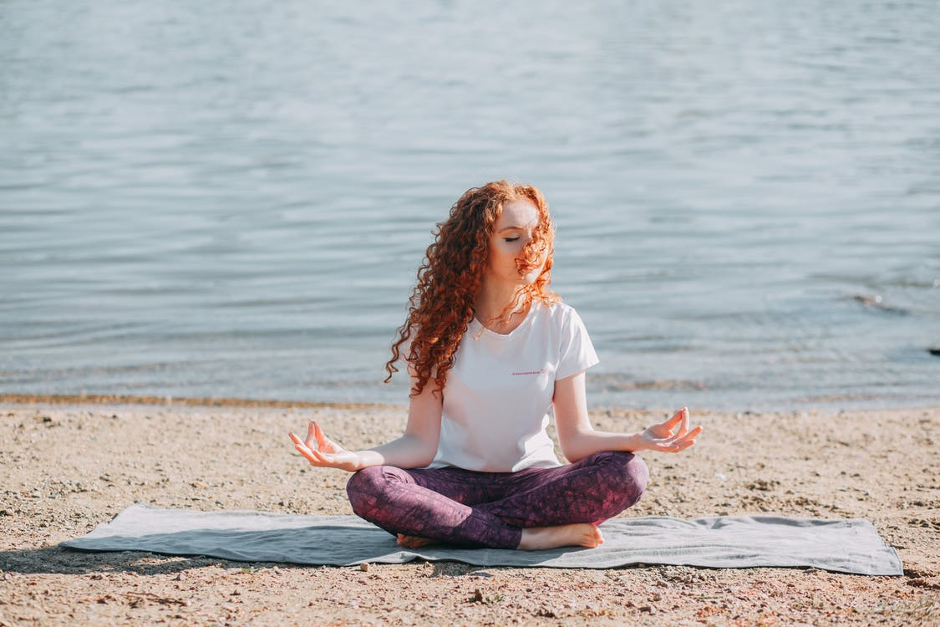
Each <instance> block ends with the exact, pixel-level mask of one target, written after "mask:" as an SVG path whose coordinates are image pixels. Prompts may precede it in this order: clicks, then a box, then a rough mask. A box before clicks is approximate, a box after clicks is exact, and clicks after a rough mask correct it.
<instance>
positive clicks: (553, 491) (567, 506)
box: [347, 451, 648, 549]
mask: <svg viewBox="0 0 941 627" xmlns="http://www.w3.org/2000/svg"><path fill="white" fill-rule="evenodd" d="M647 480H648V471H647V466H646V465H645V464H644V462H643V460H641V459H640V458H639V457H636V456H635V455H633V454H631V453H627V452H621V451H602V452H599V453H595V454H594V455H590V456H588V457H586V458H584V459H582V460H579V461H578V462H576V463H574V464H569V465H566V466H560V467H557V468H527V469H525V470H522V471H519V472H515V473H488V472H474V471H468V470H463V469H459V468H438V469H402V468H396V467H394V466H374V467H371V468H365V469H363V470H360V471H359V472H357V473H355V474H354V475H353V476H352V477H351V478H350V480H349V482H348V484H347V494H348V495H349V498H350V504H351V505H352V506H353V511H354V513H356V515H357V516H359V517H361V518H364V519H365V520H368V521H370V522H372V523H373V524H375V525H377V526H379V527H381V528H383V529H385V530H386V531H388V532H389V533H392V534H393V535H398V536H400V543H403V545H405V546H417V545H419V544H420V543H422V542H423V540H421V539H424V540H428V541H437V542H446V543H448V544H453V545H457V546H469V547H480V546H485V547H493V548H511V549H515V548H520V549H537V548H550V547H551V546H569V545H579V546H597V544H599V543H600V542H602V541H603V540H602V538H601V534H600V532H599V531H598V530H597V525H598V524H600V523H601V522H602V521H604V520H607V519H608V518H610V517H612V516H614V515H616V514H618V513H619V512H621V511H623V510H624V509H626V508H628V507H630V506H631V505H633V504H634V503H636V502H637V501H638V500H639V499H640V496H641V494H642V493H643V490H644V488H645V487H646V485H647ZM403 540H404V542H403Z"/></svg>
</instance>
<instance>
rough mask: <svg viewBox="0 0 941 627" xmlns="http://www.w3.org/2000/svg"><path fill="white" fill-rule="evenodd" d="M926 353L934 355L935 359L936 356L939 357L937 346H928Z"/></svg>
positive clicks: (940, 351) (940, 352) (939, 351)
mask: <svg viewBox="0 0 941 627" xmlns="http://www.w3.org/2000/svg"><path fill="white" fill-rule="evenodd" d="M928 352H929V353H931V354H932V355H934V356H935V357H937V356H938V355H941V349H939V348H938V347H937V346H929V347H928Z"/></svg>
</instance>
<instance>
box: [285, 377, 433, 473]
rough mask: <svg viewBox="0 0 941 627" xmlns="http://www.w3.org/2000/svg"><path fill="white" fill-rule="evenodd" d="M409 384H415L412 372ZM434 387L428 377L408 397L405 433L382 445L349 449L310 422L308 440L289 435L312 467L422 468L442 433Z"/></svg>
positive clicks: (352, 469) (355, 469) (428, 459)
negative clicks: (418, 391)
mask: <svg viewBox="0 0 941 627" xmlns="http://www.w3.org/2000/svg"><path fill="white" fill-rule="evenodd" d="M410 373H411V369H410ZM411 383H412V385H413V386H414V384H415V378H414V374H413V375H412V379H411ZM436 389H438V386H437V384H435V381H434V379H429V380H428V382H427V383H426V384H425V387H424V389H423V390H422V393H421V394H419V395H418V396H412V397H409V407H408V424H407V425H406V427H405V433H404V434H403V435H402V436H401V437H400V438H398V439H396V440H392V441H391V442H388V443H386V444H383V445H382V446H377V447H374V448H371V449H366V450H364V451H348V450H346V449H345V448H343V447H342V446H340V445H339V444H337V443H336V442H334V441H333V440H330V439H329V438H328V437H326V436H325V435H324V434H323V432H322V431H321V430H320V427H319V426H318V425H317V423H315V422H311V423H310V427H309V430H308V433H307V440H305V441H302V440H301V439H300V438H299V437H297V436H296V435H294V434H293V433H291V434H290V435H291V439H292V440H293V441H294V447H295V448H296V449H297V450H298V452H300V453H301V455H303V456H304V457H306V458H307V460H308V461H309V462H310V463H311V464H312V465H314V466H322V467H326V468H339V469H341V470H346V471H349V472H356V471H357V470H361V469H363V468H368V467H370V466H397V467H399V468H423V467H425V466H427V465H428V464H430V463H431V461H432V460H433V459H434V457H435V453H437V452H438V437H439V435H440V434H441V409H442V400H441V398H439V397H436V396H434V394H433V392H434V391H435V390H436Z"/></svg>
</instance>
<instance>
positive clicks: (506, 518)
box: [290, 181, 702, 550]
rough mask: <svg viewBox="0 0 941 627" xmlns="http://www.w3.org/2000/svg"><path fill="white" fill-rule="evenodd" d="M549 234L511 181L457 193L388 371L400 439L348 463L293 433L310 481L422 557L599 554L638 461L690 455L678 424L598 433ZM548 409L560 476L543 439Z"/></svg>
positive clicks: (637, 479) (543, 208)
mask: <svg viewBox="0 0 941 627" xmlns="http://www.w3.org/2000/svg"><path fill="white" fill-rule="evenodd" d="M552 241H553V228H552V223H551V221H550V219H549V210H548V206H547V205H546V201H545V199H544V198H543V195H542V193H541V192H540V191H539V190H538V189H536V188H535V187H532V186H528V185H511V184H510V183H507V182H506V181H496V182H493V183H488V184H486V185H484V186H482V187H477V188H472V189H470V190H468V191H467V192H466V193H465V194H464V195H463V196H462V197H461V198H460V200H458V201H457V203H455V204H454V206H453V207H452V208H451V213H450V216H449V218H448V219H447V220H446V221H445V222H443V223H441V224H439V225H438V232H437V233H436V237H435V241H434V243H433V244H432V245H431V246H430V247H429V248H428V251H427V253H426V263H424V264H423V265H422V266H421V268H420V269H419V271H418V284H417V286H416V287H415V290H414V292H413V294H412V298H411V301H410V308H409V313H408V318H407V319H406V321H405V324H403V325H402V327H401V328H400V329H399V331H398V339H397V341H396V342H395V343H394V345H393V346H392V359H391V360H390V361H389V362H388V363H387V364H386V370H387V371H388V373H389V377H387V378H386V381H387V382H388V381H389V379H390V378H391V377H392V374H393V373H394V372H397V371H398V369H397V368H396V367H395V363H396V362H397V361H399V359H400V358H401V359H403V360H404V361H405V362H406V364H407V367H408V372H409V374H410V376H411V384H412V389H411V394H410V397H409V399H410V403H409V412H408V423H407V426H406V428H405V434H404V435H403V436H402V437H400V438H398V439H397V440H394V441H392V442H389V443H387V444H384V445H382V446H378V447H375V448H372V449H369V450H363V451H349V450H347V449H345V448H343V447H342V446H340V445H339V444H337V443H336V442H334V441H332V440H331V439H329V438H327V437H326V436H325V435H324V434H323V432H322V431H321V429H320V427H319V426H318V425H317V424H316V423H314V422H312V423H310V425H309V428H308V433H307V438H306V440H301V439H300V438H299V437H298V436H296V435H295V434H293V433H291V434H290V436H291V439H292V440H293V441H294V444H295V447H296V448H297V450H298V451H299V452H300V453H301V454H303V455H304V457H306V458H307V459H308V460H309V461H310V463H311V464H313V465H314V466H322V467H328V468H340V469H343V470H347V471H350V472H353V473H355V474H353V476H352V477H351V478H350V480H349V483H348V484H347V493H348V495H349V498H350V503H351V505H352V507H353V511H354V512H355V513H356V514H357V515H358V516H360V517H362V518H364V519H366V520H368V521H370V522H372V523H374V524H376V525H378V526H379V527H382V528H383V529H385V530H387V531H389V532H390V533H392V534H393V535H397V536H398V544H400V545H402V546H405V547H409V548H417V547H419V546H422V545H425V544H428V543H431V542H445V543H448V544H453V545H459V546H476V547H480V546H484V547H495V548H513V549H517V548H518V549H523V550H535V549H546V548H553V547H559V546H585V547H595V546H598V545H599V544H601V543H602V542H604V540H603V538H602V536H601V532H600V531H599V530H598V525H599V524H600V523H601V522H603V521H604V520H606V519H608V518H610V517H612V516H615V515H616V514H618V513H620V512H621V511H623V510H625V509H626V508H628V507H630V506H631V505H633V504H634V503H636V502H637V500H638V499H639V498H640V495H641V493H642V492H643V490H644V488H645V486H646V484H647V479H648V474H647V466H646V465H645V464H644V462H643V461H642V460H641V459H640V458H639V457H637V456H636V455H634V453H636V452H638V451H642V450H650V451H662V452H670V453H676V452H679V451H682V450H684V449H686V448H688V447H690V446H692V445H693V443H694V442H695V438H696V436H697V435H699V433H700V432H701V431H702V428H701V427H696V428H695V429H692V430H690V429H689V412H688V410H687V409H686V408H684V409H682V410H680V411H678V412H677V413H676V414H674V415H673V417H671V418H670V419H669V420H666V421H664V422H662V423H660V424H657V425H654V426H652V427H650V428H648V429H646V430H645V431H643V432H640V433H634V434H627V433H606V432H601V431H595V430H594V429H593V428H592V426H591V422H590V421H589V419H588V410H587V406H586V401H585V369H587V368H589V367H591V366H593V365H595V364H596V363H598V358H597V356H596V355H595V351H594V348H593V347H592V344H591V340H590V339H589V337H588V333H587V331H586V330H585V327H584V325H583V324H582V321H581V319H580V318H579V317H578V314H577V313H576V312H575V310H574V309H572V308H571V307H569V306H568V305H565V304H563V303H562V302H560V298H559V296H557V295H556V294H554V293H552V292H551V291H549V288H548V285H549V277H550V271H551V269H552V250H553V249H552ZM550 406H551V407H552V408H553V409H554V414H555V421H556V430H557V433H558V436H559V444H560V447H561V449H562V453H563V454H564V455H565V457H566V458H567V459H568V460H569V461H570V462H572V463H570V464H568V465H564V466H563V465H561V464H560V463H559V461H558V459H557V458H556V456H555V454H554V452H553V445H552V441H551V439H550V438H549V437H548V435H547V434H546V426H547V425H548V423H549V415H548V410H549V408H550Z"/></svg>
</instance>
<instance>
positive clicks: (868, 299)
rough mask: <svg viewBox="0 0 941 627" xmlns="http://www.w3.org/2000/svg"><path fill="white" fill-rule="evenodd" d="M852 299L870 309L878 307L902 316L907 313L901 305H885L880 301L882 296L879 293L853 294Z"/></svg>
mask: <svg viewBox="0 0 941 627" xmlns="http://www.w3.org/2000/svg"><path fill="white" fill-rule="evenodd" d="M852 299H853V300H855V301H857V302H860V303H862V304H863V305H865V306H866V307H869V308H871V309H879V310H882V311H885V312H887V313H894V314H900V315H903V316H907V315H908V313H909V312H908V310H906V309H902V308H901V307H893V306H891V305H886V304H885V303H884V302H882V296H880V295H879V294H873V295H871V296H870V295H869V294H853V296H852Z"/></svg>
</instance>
